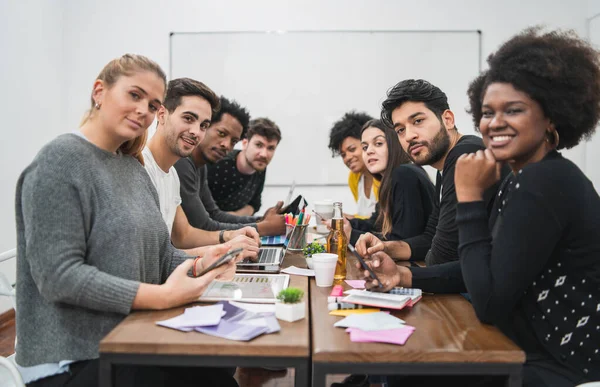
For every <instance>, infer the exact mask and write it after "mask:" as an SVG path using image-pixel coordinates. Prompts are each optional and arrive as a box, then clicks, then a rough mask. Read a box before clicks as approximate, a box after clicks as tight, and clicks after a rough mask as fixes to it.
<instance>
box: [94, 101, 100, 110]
mask: <svg viewBox="0 0 600 387" xmlns="http://www.w3.org/2000/svg"><path fill="white" fill-rule="evenodd" d="M94 107H95V108H96V110H100V104H99V103H98V102H96V104H95V105H94Z"/></svg>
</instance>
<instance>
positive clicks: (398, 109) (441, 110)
mask: <svg viewBox="0 0 600 387" xmlns="http://www.w3.org/2000/svg"><path fill="white" fill-rule="evenodd" d="M381 118H382V120H383V121H384V122H385V123H386V124H388V125H390V126H391V127H393V128H394V130H395V131H396V133H397V134H398V139H399V140H400V144H401V145H402V148H404V150H405V151H406V153H407V154H408V156H409V157H410V158H411V160H412V161H413V162H414V163H415V164H417V165H430V166H432V167H433V168H435V169H437V170H438V172H437V178H436V183H435V205H434V208H433V212H432V213H431V215H430V217H429V220H428V222H427V226H426V228H425V232H424V233H423V234H421V235H418V236H415V237H412V238H408V239H405V240H402V241H400V240H389V241H381V240H380V239H378V238H377V237H376V236H374V235H373V234H370V233H367V234H364V235H362V236H361V237H360V238H359V239H358V241H357V242H356V249H357V251H358V252H359V253H360V254H361V255H365V256H366V255H371V254H373V253H375V252H378V251H384V252H386V253H387V254H388V255H390V256H391V257H393V258H394V259H396V260H419V261H420V260H425V262H426V264H427V265H428V266H430V265H437V264H441V263H445V262H451V261H456V260H458V229H457V225H456V220H455V219H456V203H457V201H456V192H455V189H454V166H455V164H456V160H457V159H458V158H459V157H460V156H461V155H462V154H465V153H473V152H477V151H478V150H482V149H485V147H484V145H483V142H482V140H481V138H479V137H477V136H472V135H462V134H460V133H459V132H458V130H457V128H456V125H455V124H454V113H452V111H451V110H450V107H449V105H448V98H447V97H446V94H444V92H442V91H441V90H440V89H439V88H438V87H436V86H434V85H432V84H431V83H429V82H427V81H425V80H422V79H419V80H415V79H408V80H404V81H402V82H400V83H398V84H397V85H396V86H394V87H393V88H392V89H391V90H390V91H388V95H387V99H386V100H385V101H384V102H383V104H382V113H381ZM497 186H498V185H494V186H493V187H491V188H490V189H489V190H487V191H486V194H485V198H484V200H485V202H486V206H487V208H488V209H490V208H491V203H492V202H493V198H494V195H495V193H496V191H497Z"/></svg>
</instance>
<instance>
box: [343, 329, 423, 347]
mask: <svg viewBox="0 0 600 387" xmlns="http://www.w3.org/2000/svg"><path fill="white" fill-rule="evenodd" d="M414 331H415V328H414V327H411V326H410V325H405V326H403V327H402V328H396V329H388V330H381V331H363V330H360V329H357V328H348V329H346V332H349V333H350V340H351V341H353V342H356V343H369V342H374V343H389V344H397V345H404V344H405V343H406V341H407V340H408V338H409V337H410V336H411V335H412V334H413V332H414Z"/></svg>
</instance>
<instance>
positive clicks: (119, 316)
mask: <svg viewBox="0 0 600 387" xmlns="http://www.w3.org/2000/svg"><path fill="white" fill-rule="evenodd" d="M165 83H166V77H165V74H164V72H163V71H162V70H161V68H160V67H159V66H158V65H157V64H156V63H154V62H153V61H151V60H149V59H147V58H145V57H143V56H139V55H124V56H122V57H121V58H118V59H115V60H113V61H111V62H110V63H108V64H107V65H106V66H105V67H104V69H103V70H102V72H101V73H100V74H99V75H98V78H97V79H96V81H95V82H94V85H93V91H92V96H91V104H92V108H91V110H90V112H89V114H88V115H87V116H86V118H85V119H84V122H83V123H82V126H81V127H80V129H79V131H77V132H74V133H70V134H64V135H61V136H59V137H58V138H56V139H55V140H53V141H51V142H50V143H49V144H47V145H46V146H45V147H44V148H42V150H41V151H40V152H39V153H38V155H37V156H36V157H35V159H34V160H33V162H32V163H31V165H29V166H28V167H27V168H26V169H25V171H24V172H23V173H22V174H21V176H20V178H19V181H18V183H17V192H16V220H17V255H18V259H17V305H18V307H17V311H18V312H17V339H18V340H17V343H18V344H17V349H16V353H17V356H16V362H17V363H18V365H19V367H20V371H21V373H22V375H23V377H24V379H25V382H26V383H27V384H28V386H86V387H88V386H94V385H97V384H98V360H97V359H98V345H99V342H100V340H101V339H102V338H103V337H104V336H105V335H106V334H107V333H108V332H110V331H111V330H112V329H113V328H114V327H115V326H116V325H117V324H118V323H119V322H120V321H122V320H123V318H124V317H125V316H126V315H127V314H128V313H129V312H130V311H131V310H134V309H166V308H171V307H175V306H178V305H183V304H186V303H189V302H192V301H194V300H196V299H197V298H198V297H199V296H200V295H201V294H202V293H203V291H204V290H205V289H206V287H207V285H208V284H209V283H210V282H211V281H212V280H213V279H215V278H217V277H223V278H230V277H231V276H232V275H233V273H234V272H235V263H234V262H233V261H232V262H231V264H229V265H225V266H222V267H221V268H219V269H216V270H213V271H211V272H209V273H208V274H206V275H204V276H202V277H199V278H192V277H190V276H188V272H189V271H190V270H191V271H192V272H193V273H196V272H199V271H200V270H202V267H203V266H205V265H208V264H210V263H211V262H213V261H214V260H215V259H216V258H217V257H218V256H219V255H221V254H222V253H224V252H226V251H227V249H228V247H227V246H222V245H221V246H216V247H214V248H212V249H210V250H209V251H208V252H207V253H206V254H205V256H204V257H203V258H202V259H190V258H191V257H189V256H187V255H186V254H184V253H183V252H181V251H179V250H177V249H175V248H174V247H173V246H172V244H171V242H170V238H169V232H168V230H167V226H166V224H165V222H164V221H163V220H162V217H161V213H160V209H159V203H158V196H157V193H156V190H155V189H154V187H153V185H152V182H151V180H150V177H149V176H148V174H147V173H146V171H145V170H144V167H143V165H142V164H143V157H142V155H141V151H142V149H143V147H144V144H145V142H146V136H147V128H148V126H149V125H150V124H151V123H152V121H153V120H154V116H155V113H156V111H157V110H158V109H159V107H160V106H161V103H162V100H163V96H164V92H165ZM193 266H195V267H193ZM175 380H176V381H177V385H187V384H186V383H188V382H189V384H193V383H194V381H195V382H197V381H200V380H201V381H202V382H203V383H204V382H207V381H209V382H208V383H209V384H210V385H223V386H235V385H237V384H236V382H235V380H233V378H232V376H231V375H230V373H228V372H226V371H225V370H222V369H198V368H195V369H191V370H190V369H185V368H176V369H169V368H164V367H163V368H158V367H128V368H121V369H119V370H117V385H128V386H131V385H143V386H158V385H160V386H162V385H173V384H175V382H174V381H175Z"/></svg>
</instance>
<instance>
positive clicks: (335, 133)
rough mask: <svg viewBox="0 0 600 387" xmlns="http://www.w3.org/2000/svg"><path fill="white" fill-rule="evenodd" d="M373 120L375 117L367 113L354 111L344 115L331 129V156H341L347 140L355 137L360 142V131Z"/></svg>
mask: <svg viewBox="0 0 600 387" xmlns="http://www.w3.org/2000/svg"><path fill="white" fill-rule="evenodd" d="M372 119H373V117H371V116H370V115H368V114H367V113H359V112H356V111H355V110H352V111H350V112H348V113H346V114H344V116H343V117H342V118H341V119H340V120H339V121H337V122H335V123H334V124H333V127H332V128H331V132H329V149H331V156H332V157H336V156H339V154H340V147H341V146H342V143H343V142H344V140H345V139H346V138H348V137H353V138H356V139H359V140H360V133H361V132H360V131H361V129H362V127H363V125H364V124H365V123H366V122H367V121H370V120H372Z"/></svg>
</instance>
